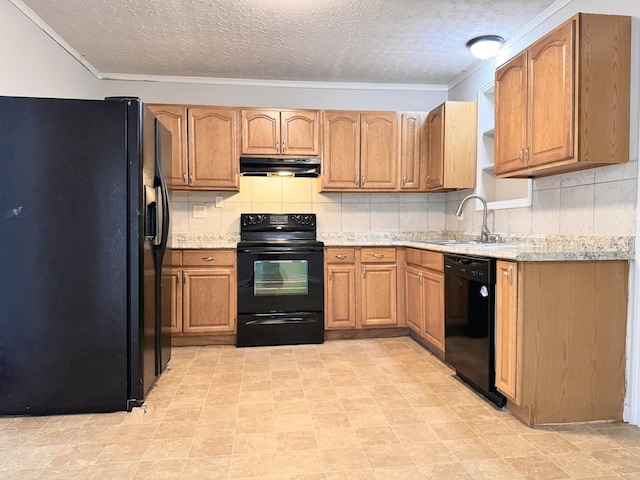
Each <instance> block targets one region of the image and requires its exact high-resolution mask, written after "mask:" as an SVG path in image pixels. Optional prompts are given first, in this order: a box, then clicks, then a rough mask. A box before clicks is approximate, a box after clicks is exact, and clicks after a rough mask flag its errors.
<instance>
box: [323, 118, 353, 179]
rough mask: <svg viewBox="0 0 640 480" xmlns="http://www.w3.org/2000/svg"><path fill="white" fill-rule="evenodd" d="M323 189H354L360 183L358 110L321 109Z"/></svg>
mask: <svg viewBox="0 0 640 480" xmlns="http://www.w3.org/2000/svg"><path fill="white" fill-rule="evenodd" d="M323 124H324V140H323V143H324V146H323V149H322V151H323V159H322V177H321V182H322V190H354V189H357V188H358V186H359V184H360V114H359V113H358V112H339V111H326V112H324V120H323Z"/></svg>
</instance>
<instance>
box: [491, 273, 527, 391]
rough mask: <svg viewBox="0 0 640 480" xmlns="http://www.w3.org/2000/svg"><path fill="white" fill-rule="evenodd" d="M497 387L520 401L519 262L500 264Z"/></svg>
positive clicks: (497, 307)
mask: <svg viewBox="0 0 640 480" xmlns="http://www.w3.org/2000/svg"><path fill="white" fill-rule="evenodd" d="M496 273H497V275H496V388H497V389H498V390H500V391H501V392H502V393H503V394H505V395H506V396H507V397H509V398H510V399H511V400H514V401H516V403H519V402H518V397H519V396H520V395H521V393H520V392H518V389H517V388H516V382H517V378H516V375H517V368H516V367H517V361H518V351H517V335H518V331H517V314H518V308H517V302H518V296H517V295H518V272H517V263H515V262H505V261H502V260H498V261H497V262H496Z"/></svg>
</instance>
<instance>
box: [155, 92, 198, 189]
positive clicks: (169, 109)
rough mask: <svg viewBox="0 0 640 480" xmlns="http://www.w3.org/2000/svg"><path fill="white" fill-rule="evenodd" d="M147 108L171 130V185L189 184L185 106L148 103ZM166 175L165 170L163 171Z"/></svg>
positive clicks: (186, 185)
mask: <svg viewBox="0 0 640 480" xmlns="http://www.w3.org/2000/svg"><path fill="white" fill-rule="evenodd" d="M147 107H148V108H149V110H151V111H152V112H153V114H154V115H155V116H156V117H157V118H158V120H160V122H162V124H163V125H164V126H165V127H166V128H167V130H169V131H170V132H171V143H172V145H173V148H172V151H171V158H172V163H173V168H172V172H171V180H172V186H173V188H175V189H180V188H186V187H188V186H189V164H188V160H187V107H185V106H184V105H150V104H147ZM164 174H165V176H167V172H164Z"/></svg>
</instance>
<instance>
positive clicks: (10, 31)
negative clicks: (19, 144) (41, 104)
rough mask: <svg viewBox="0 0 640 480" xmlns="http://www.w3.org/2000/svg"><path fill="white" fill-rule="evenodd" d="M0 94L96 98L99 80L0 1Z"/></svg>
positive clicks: (24, 17)
mask: <svg viewBox="0 0 640 480" xmlns="http://www.w3.org/2000/svg"><path fill="white" fill-rule="evenodd" d="M0 71H1V72H2V73H1V74H0V95H7V96H28V97H62V98H87V99H94V98H99V97H98V94H99V83H100V82H99V80H98V79H97V78H96V77H95V76H94V75H93V74H92V73H91V72H89V71H88V70H87V69H86V68H85V67H84V66H83V65H81V64H80V63H79V62H78V61H77V60H76V59H75V58H73V57H72V56H71V55H70V54H69V53H68V52H67V51H65V50H64V49H63V48H62V47H60V45H58V44H57V43H55V42H54V41H53V40H52V39H51V38H50V37H49V35H47V34H46V33H45V32H44V31H43V30H42V29H40V28H39V27H37V26H36V25H35V24H34V23H33V22H32V21H31V20H29V18H27V17H26V16H25V15H24V14H23V13H22V12H21V11H20V10H18V8H17V7H15V6H14V5H13V4H12V3H11V2H10V1H9V0H0Z"/></svg>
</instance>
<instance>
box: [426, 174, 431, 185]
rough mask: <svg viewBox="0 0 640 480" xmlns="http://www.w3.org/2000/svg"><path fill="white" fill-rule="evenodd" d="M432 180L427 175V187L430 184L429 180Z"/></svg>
mask: <svg viewBox="0 0 640 480" xmlns="http://www.w3.org/2000/svg"><path fill="white" fill-rule="evenodd" d="M430 178H431V175H427V178H426V180H427V185H428V184H429V179H430Z"/></svg>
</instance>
